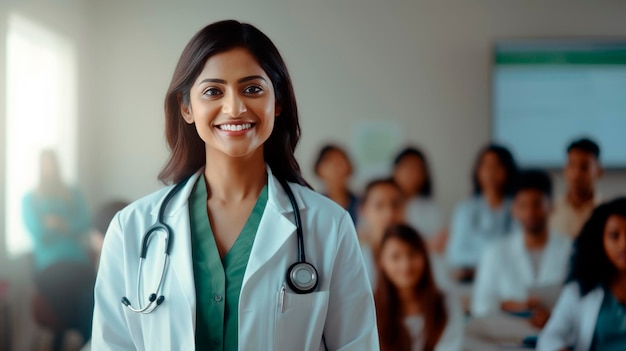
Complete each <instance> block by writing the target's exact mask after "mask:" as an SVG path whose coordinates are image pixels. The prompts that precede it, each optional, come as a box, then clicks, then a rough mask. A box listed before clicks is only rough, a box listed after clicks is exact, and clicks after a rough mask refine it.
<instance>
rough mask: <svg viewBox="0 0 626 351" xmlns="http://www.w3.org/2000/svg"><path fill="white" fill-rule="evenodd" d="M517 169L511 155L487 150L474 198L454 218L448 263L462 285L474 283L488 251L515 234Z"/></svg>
mask: <svg viewBox="0 0 626 351" xmlns="http://www.w3.org/2000/svg"><path fill="white" fill-rule="evenodd" d="M516 172H517V166H516V163H515V160H514V159H513V155H512V154H511V152H510V151H509V150H508V149H506V148H504V147H503V146H499V145H495V144H492V145H488V146H486V147H485V148H483V149H482V150H481V151H480V153H479V155H478V157H477V159H476V162H475V166H474V170H473V173H472V182H473V187H474V191H473V192H474V194H473V196H471V197H470V198H468V199H466V200H464V201H462V202H461V203H459V204H458V205H457V206H456V208H455V210H454V212H453V215H452V223H451V226H450V236H449V238H448V244H447V248H446V260H447V263H448V265H449V266H450V267H451V268H452V269H453V270H454V277H455V278H456V280H458V281H460V282H471V281H472V280H473V279H474V271H475V269H476V266H477V265H478V262H479V260H480V258H481V257H482V255H483V251H484V249H485V247H486V246H487V245H488V244H489V243H491V242H493V241H494V240H496V239H498V238H501V237H503V236H505V235H507V234H509V232H511V231H512V229H513V227H514V223H513V220H512V218H511V213H510V204H511V201H510V198H509V196H510V194H511V190H512V185H513V180H514V178H515V175H516Z"/></svg>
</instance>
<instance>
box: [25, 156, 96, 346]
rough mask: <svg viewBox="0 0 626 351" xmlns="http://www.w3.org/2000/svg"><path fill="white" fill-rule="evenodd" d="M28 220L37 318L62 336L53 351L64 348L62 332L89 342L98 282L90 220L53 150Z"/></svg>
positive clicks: (44, 161) (43, 162)
mask: <svg viewBox="0 0 626 351" xmlns="http://www.w3.org/2000/svg"><path fill="white" fill-rule="evenodd" d="M23 215H24V222H25V225H26V227H27V229H28V231H29V233H30V235H31V238H32V240H33V243H34V250H33V258H34V263H35V270H36V271H35V286H36V288H37V293H38V296H40V297H41V299H39V300H38V299H36V300H35V303H34V306H35V309H36V310H35V311H34V312H35V315H36V318H40V319H46V320H50V319H51V320H54V321H55V329H57V330H61V332H59V333H57V335H55V340H54V345H53V349H54V350H60V349H61V347H62V343H63V332H62V330H66V329H67V330H69V329H76V330H78V331H79V332H80V333H81V335H82V336H83V339H84V341H87V340H89V338H90V336H91V319H92V310H93V296H92V295H93V286H94V280H95V271H94V267H93V264H92V260H91V256H90V252H89V248H88V234H89V229H90V227H91V223H90V217H89V212H88V211H87V205H86V203H85V200H84V198H83V195H82V194H81V192H80V191H79V190H78V189H77V188H74V187H70V186H69V185H67V184H66V183H65V182H64V181H63V179H62V177H61V172H60V170H59V165H58V162H57V158H56V154H55V153H54V152H53V151H51V150H44V151H43V152H42V153H41V155H40V176H39V184H38V186H37V187H36V188H35V189H34V190H32V191H30V192H29V193H27V194H26V195H25V197H24V199H23ZM42 300H43V301H42ZM43 310H46V311H48V310H51V311H52V312H53V313H54V316H53V318H47V317H45V318H44V317H41V315H42V314H43V313H42V312H41V311H43ZM38 315H39V316H40V317H37V316H38Z"/></svg>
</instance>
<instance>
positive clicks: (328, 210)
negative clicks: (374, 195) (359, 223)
mask: <svg viewBox="0 0 626 351" xmlns="http://www.w3.org/2000/svg"><path fill="white" fill-rule="evenodd" d="M290 185H291V186H292V188H293V189H294V191H295V192H296V193H297V194H298V195H299V196H300V197H301V199H302V202H304V206H305V208H306V209H307V211H310V212H311V213H314V214H315V215H316V216H323V217H322V218H329V219H330V218H338V219H341V218H343V217H344V216H349V214H348V211H346V210H345V209H344V208H343V207H341V206H340V205H339V204H337V203H336V202H334V201H333V200H331V199H329V198H328V197H326V196H324V195H322V194H320V193H318V192H316V191H314V190H312V189H311V188H308V187H305V186H303V185H300V184H294V183H290Z"/></svg>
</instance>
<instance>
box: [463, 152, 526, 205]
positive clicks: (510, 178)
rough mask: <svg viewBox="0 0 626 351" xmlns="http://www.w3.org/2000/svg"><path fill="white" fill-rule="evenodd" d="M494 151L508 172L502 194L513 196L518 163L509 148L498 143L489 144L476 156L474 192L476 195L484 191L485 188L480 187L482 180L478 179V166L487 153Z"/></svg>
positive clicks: (473, 179)
mask: <svg viewBox="0 0 626 351" xmlns="http://www.w3.org/2000/svg"><path fill="white" fill-rule="evenodd" d="M488 153H493V154H494V155H496V157H497V158H498V160H500V163H501V164H502V167H504V169H505V172H506V180H505V182H504V185H503V189H502V194H503V195H504V196H511V195H512V193H513V190H514V185H515V177H516V175H517V163H516V162H515V158H514V157H513V154H512V153H511V151H509V149H507V148H506V147H504V146H502V145H498V144H489V145H487V146H485V147H484V148H482V150H480V152H479V153H478V157H476V161H475V162H474V169H473V171H472V185H473V193H474V195H480V194H482V193H483V190H482V189H481V187H480V182H479V181H478V168H479V167H480V164H481V162H482V160H483V157H485V155H486V154H488Z"/></svg>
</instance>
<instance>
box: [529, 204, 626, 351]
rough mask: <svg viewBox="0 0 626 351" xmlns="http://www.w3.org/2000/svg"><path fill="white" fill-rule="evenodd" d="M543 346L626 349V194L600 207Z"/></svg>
mask: <svg viewBox="0 0 626 351" xmlns="http://www.w3.org/2000/svg"><path fill="white" fill-rule="evenodd" d="M574 250H575V251H574V256H573V257H572V263H571V271H570V276H569V279H568V281H569V283H568V284H567V285H566V286H565V288H564V289H563V292H562V293H561V296H560V297H559V301H558V302H557V304H556V307H555V308H554V310H553V311H552V316H551V317H550V320H549V321H548V324H547V325H546V327H545V329H544V330H543V332H542V333H541V335H540V337H539V343H538V345H537V350H540V351H555V350H575V351H583V350H602V351H614V350H626V198H624V197H622V198H618V199H615V200H613V201H611V202H608V203H605V204H603V205H600V206H598V207H597V208H596V209H595V210H594V211H593V213H592V214H591V218H589V220H588V221H587V222H586V223H585V225H584V226H583V228H582V230H581V232H580V234H579V236H578V237H577V238H576V241H575V242H574Z"/></svg>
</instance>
